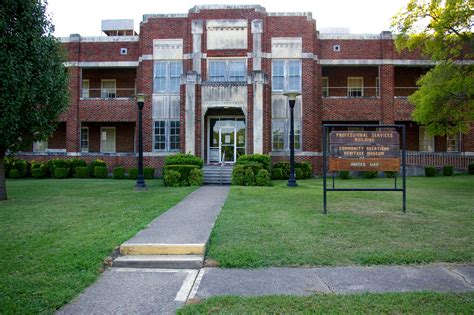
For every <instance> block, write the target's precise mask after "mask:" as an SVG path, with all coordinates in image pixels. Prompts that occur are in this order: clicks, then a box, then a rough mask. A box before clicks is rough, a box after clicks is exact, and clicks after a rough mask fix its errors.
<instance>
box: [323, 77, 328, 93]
mask: <svg viewBox="0 0 474 315" xmlns="http://www.w3.org/2000/svg"><path fill="white" fill-rule="evenodd" d="M321 88H322V92H323V97H329V78H328V77H322V78H321Z"/></svg>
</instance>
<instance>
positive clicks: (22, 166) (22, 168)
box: [4, 158, 28, 178]
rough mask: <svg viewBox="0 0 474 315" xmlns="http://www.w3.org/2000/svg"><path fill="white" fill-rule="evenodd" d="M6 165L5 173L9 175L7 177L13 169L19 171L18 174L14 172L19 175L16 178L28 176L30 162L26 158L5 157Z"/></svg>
mask: <svg viewBox="0 0 474 315" xmlns="http://www.w3.org/2000/svg"><path fill="white" fill-rule="evenodd" d="M4 165H5V174H6V175H7V177H9V176H10V173H11V172H10V171H11V170H17V171H18V174H16V173H15V172H13V173H14V176H17V177H15V178H23V177H27V176H28V162H27V161H26V160H22V159H16V158H5V159H4ZM11 178H13V177H11Z"/></svg>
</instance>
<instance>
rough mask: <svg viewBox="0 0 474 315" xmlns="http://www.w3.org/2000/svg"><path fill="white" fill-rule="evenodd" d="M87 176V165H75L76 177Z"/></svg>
mask: <svg viewBox="0 0 474 315" xmlns="http://www.w3.org/2000/svg"><path fill="white" fill-rule="evenodd" d="M89 176H90V175H89V168H88V167H87V166H78V167H76V178H88V177H89Z"/></svg>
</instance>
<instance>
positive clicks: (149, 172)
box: [143, 167, 155, 179]
mask: <svg viewBox="0 0 474 315" xmlns="http://www.w3.org/2000/svg"><path fill="white" fill-rule="evenodd" d="M143 177H144V178H145V179H153V178H155V169H154V168H153V167H144V168H143Z"/></svg>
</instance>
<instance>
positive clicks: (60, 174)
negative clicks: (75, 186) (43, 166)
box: [54, 167, 69, 179]
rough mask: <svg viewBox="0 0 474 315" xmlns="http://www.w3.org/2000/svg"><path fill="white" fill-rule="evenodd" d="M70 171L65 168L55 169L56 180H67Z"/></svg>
mask: <svg viewBox="0 0 474 315" xmlns="http://www.w3.org/2000/svg"><path fill="white" fill-rule="evenodd" d="M68 173H69V170H68V169H67V168H64V167H56V168H54V178H56V179H63V178H67V175H68Z"/></svg>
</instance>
